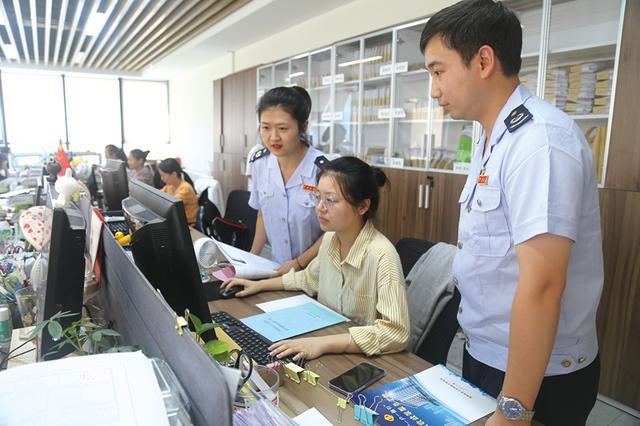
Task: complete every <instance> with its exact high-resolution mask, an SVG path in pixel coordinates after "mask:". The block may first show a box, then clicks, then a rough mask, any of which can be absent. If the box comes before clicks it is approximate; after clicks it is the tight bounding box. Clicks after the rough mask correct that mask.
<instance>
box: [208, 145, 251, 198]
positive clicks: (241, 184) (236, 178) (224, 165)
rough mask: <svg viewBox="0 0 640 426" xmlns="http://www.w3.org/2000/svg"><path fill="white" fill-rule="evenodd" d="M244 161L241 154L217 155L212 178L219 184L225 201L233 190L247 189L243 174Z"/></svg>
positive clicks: (245, 178)
mask: <svg viewBox="0 0 640 426" xmlns="http://www.w3.org/2000/svg"><path fill="white" fill-rule="evenodd" d="M245 159H246V157H245V156H244V155H243V154H232V153H222V154H217V160H216V162H215V168H214V178H215V179H216V180H218V181H219V182H220V186H222V194H223V195H224V199H225V200H226V199H227V197H228V196H229V193H230V192H231V191H233V190H234V189H247V177H246V176H245V175H244V173H243V171H244V161H245Z"/></svg>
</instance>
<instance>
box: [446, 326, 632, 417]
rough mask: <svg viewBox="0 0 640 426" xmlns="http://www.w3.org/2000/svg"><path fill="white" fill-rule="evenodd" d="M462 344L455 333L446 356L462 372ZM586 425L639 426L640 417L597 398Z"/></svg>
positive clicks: (453, 368)
mask: <svg viewBox="0 0 640 426" xmlns="http://www.w3.org/2000/svg"><path fill="white" fill-rule="evenodd" d="M463 345H464V340H463V339H462V337H461V335H460V334H458V335H456V337H455V338H454V339H453V343H452V344H451V349H450V350H449V355H448V357H447V366H448V367H449V368H451V369H452V370H454V371H456V372H458V373H461V372H462V348H463ZM587 426H640V418H638V417H634V416H632V415H630V414H628V413H626V412H624V411H622V410H620V409H618V408H616V407H613V406H611V405H609V404H607V403H606V402H604V401H601V400H597V401H596V405H595V407H593V410H592V411H591V414H590V415H589V419H588V420H587Z"/></svg>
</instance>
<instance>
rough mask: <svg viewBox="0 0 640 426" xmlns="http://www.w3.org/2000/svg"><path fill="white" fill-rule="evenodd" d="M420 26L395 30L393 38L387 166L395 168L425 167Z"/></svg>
mask: <svg viewBox="0 0 640 426" xmlns="http://www.w3.org/2000/svg"><path fill="white" fill-rule="evenodd" d="M424 22H425V21H421V22H419V23H413V24H411V25H409V26H406V27H402V28H399V29H398V30H397V31H396V36H395V58H396V61H395V68H394V70H393V71H394V77H395V80H394V88H395V90H394V96H393V109H392V111H391V116H392V119H393V137H392V140H393V141H394V144H393V151H392V153H391V156H392V159H391V164H392V165H396V166H405V167H418V168H426V167H427V166H428V157H429V146H428V145H429V142H430V140H429V136H428V135H429V133H428V127H427V125H428V123H429V111H430V97H429V74H428V73H427V71H426V70H425V68H424V57H423V56H422V54H421V53H420V49H419V48H418V46H419V43H420V34H421V33H422V27H424Z"/></svg>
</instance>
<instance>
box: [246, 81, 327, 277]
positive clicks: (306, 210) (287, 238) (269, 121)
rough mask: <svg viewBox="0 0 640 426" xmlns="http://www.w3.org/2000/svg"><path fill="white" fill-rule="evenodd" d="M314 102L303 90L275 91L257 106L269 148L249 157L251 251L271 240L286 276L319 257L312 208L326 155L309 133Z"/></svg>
mask: <svg viewBox="0 0 640 426" xmlns="http://www.w3.org/2000/svg"><path fill="white" fill-rule="evenodd" d="M310 112H311V98H310V97H309V94H308V93H307V91H306V90H304V89H303V88H301V87H297V86H294V87H276V88H274V89H271V90H269V91H268V92H267V93H265V94H264V95H263V96H262V98H260V102H259V103H258V117H259V119H260V137H261V138H262V143H263V144H264V146H265V148H263V149H261V150H259V151H257V152H256V153H255V154H254V155H253V156H252V158H251V160H250V161H251V162H252V168H253V173H252V175H253V179H252V182H251V197H250V199H249V205H250V206H251V207H252V208H254V209H256V210H258V218H257V221H256V233H255V237H254V240H253V245H252V247H251V252H252V253H255V254H259V253H260V252H261V251H262V249H263V247H264V245H265V244H266V242H267V241H269V243H270V244H271V250H272V259H273V260H274V261H275V262H278V263H279V264H280V265H281V267H280V269H278V271H277V274H278V275H282V274H284V273H286V272H288V271H289V270H291V269H294V270H296V271H298V270H300V269H304V268H305V267H306V266H307V265H308V264H309V262H311V260H312V259H313V258H314V257H316V255H317V254H318V248H319V247H320V242H321V236H322V230H321V229H320V224H319V223H318V218H317V216H316V214H315V209H314V199H313V197H314V195H315V193H316V186H315V185H316V175H317V172H318V171H319V169H318V165H320V164H322V162H324V161H326V158H324V157H323V156H322V152H320V151H318V150H317V149H315V148H313V147H311V146H309V142H308V141H307V137H306V130H307V126H308V124H309V121H308V120H309V113H310Z"/></svg>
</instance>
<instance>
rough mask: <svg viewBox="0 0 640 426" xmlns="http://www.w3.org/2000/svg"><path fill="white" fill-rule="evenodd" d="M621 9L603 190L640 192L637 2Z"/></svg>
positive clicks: (639, 17)
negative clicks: (613, 96) (622, 23)
mask: <svg viewBox="0 0 640 426" xmlns="http://www.w3.org/2000/svg"><path fill="white" fill-rule="evenodd" d="M625 7H626V10H625V16H624V26H623V30H622V39H621V43H620V62H619V64H618V79H617V83H616V86H617V87H616V89H615V90H616V91H615V100H614V105H613V118H612V119H611V136H610V141H609V153H608V159H607V174H606V176H605V188H612V189H621V190H626V191H640V143H638V137H639V135H640V120H638V104H639V102H638V93H640V72H638V69H640V49H638V40H639V39H640V26H638V22H640V1H628V2H627V3H626V6H625Z"/></svg>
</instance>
